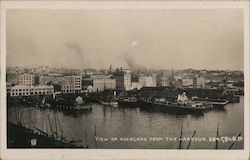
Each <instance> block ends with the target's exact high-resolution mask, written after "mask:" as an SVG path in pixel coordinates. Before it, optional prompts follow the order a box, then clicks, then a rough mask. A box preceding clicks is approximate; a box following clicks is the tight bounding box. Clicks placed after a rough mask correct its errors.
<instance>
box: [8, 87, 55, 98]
mask: <svg viewBox="0 0 250 160" xmlns="http://www.w3.org/2000/svg"><path fill="white" fill-rule="evenodd" d="M53 93H54V87H53V86H52V85H50V86H49V85H34V86H28V85H15V86H12V87H10V96H11V97H15V96H35V95H50V94H53Z"/></svg>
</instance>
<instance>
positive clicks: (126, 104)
mask: <svg viewBox="0 0 250 160" xmlns="http://www.w3.org/2000/svg"><path fill="white" fill-rule="evenodd" d="M118 106H119V107H129V108H135V107H138V102H137V101H136V102H129V101H118Z"/></svg>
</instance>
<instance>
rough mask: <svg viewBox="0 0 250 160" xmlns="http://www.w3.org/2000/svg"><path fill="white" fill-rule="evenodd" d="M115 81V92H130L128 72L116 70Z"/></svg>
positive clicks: (129, 75) (129, 74)
mask: <svg viewBox="0 0 250 160" xmlns="http://www.w3.org/2000/svg"><path fill="white" fill-rule="evenodd" d="M114 78H115V79H116V89H117V90H130V89H131V73H130V71H128V70H123V69H122V68H121V69H116V71H115V73H114Z"/></svg>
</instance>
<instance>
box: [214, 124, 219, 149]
mask: <svg viewBox="0 0 250 160" xmlns="http://www.w3.org/2000/svg"><path fill="white" fill-rule="evenodd" d="M218 138H219V122H218V123H217V134H216V141H215V149H217V148H218V140H217V139H218Z"/></svg>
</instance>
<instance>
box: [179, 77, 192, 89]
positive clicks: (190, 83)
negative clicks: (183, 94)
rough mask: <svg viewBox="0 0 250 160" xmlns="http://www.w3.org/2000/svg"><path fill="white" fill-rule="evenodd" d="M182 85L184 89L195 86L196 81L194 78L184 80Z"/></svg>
mask: <svg viewBox="0 0 250 160" xmlns="http://www.w3.org/2000/svg"><path fill="white" fill-rule="evenodd" d="M181 83H182V86H183V87H188V86H193V85H194V79H193V78H188V77H187V78H182V79H181Z"/></svg>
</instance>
